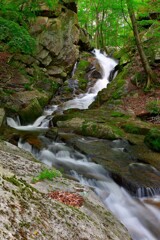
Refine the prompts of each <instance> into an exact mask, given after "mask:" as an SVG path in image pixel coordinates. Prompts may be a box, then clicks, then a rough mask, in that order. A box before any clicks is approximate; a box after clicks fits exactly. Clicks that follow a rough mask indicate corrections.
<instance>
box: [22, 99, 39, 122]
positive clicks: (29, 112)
mask: <svg viewBox="0 0 160 240" xmlns="http://www.w3.org/2000/svg"><path fill="white" fill-rule="evenodd" d="M42 112H43V110H42V107H41V106H40V104H39V102H38V100H37V99H36V98H35V99H34V100H33V101H32V102H30V104H29V105H28V106H27V107H26V108H24V109H22V110H21V112H20V113H19V115H20V118H21V120H22V122H23V123H30V122H33V121H34V120H35V119H36V118H37V117H39V116H40V115H41V114H42Z"/></svg>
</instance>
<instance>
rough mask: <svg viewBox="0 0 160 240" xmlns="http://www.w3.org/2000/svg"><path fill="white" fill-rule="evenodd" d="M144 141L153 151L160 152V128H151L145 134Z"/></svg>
mask: <svg viewBox="0 0 160 240" xmlns="http://www.w3.org/2000/svg"><path fill="white" fill-rule="evenodd" d="M144 143H145V144H146V145H147V146H148V147H149V148H150V149H152V150H153V151H156V152H160V130H159V129H156V128H153V129H151V130H150V131H149V132H148V134H147V135H146V136H145V139H144Z"/></svg>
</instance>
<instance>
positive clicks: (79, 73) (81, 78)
mask: <svg viewBox="0 0 160 240" xmlns="http://www.w3.org/2000/svg"><path fill="white" fill-rule="evenodd" d="M88 66H89V62H88V61H86V60H83V59H82V60H80V62H79V63H78V66H77V69H76V72H75V75H74V76H73V77H74V79H78V86H79V88H80V89H82V90H85V89H86V87H87V84H88V80H87V79H86V77H85V74H86V69H87V67H88Z"/></svg>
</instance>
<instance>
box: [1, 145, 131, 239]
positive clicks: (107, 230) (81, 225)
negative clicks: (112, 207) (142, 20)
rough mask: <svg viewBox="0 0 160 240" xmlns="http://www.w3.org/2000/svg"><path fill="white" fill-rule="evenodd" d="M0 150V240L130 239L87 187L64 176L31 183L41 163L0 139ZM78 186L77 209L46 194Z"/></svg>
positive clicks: (74, 189)
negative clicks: (79, 203) (79, 201)
mask: <svg viewBox="0 0 160 240" xmlns="http://www.w3.org/2000/svg"><path fill="white" fill-rule="evenodd" d="M0 149H3V150H5V151H2V150H0V153H1V154H0V191H1V198H0V211H1V215H0V226H1V231H0V238H1V239H13V240H18V239H27V240H31V239H39V240H50V239H53V240H61V239H65V240H70V239H73V240H82V239H86V240H90V239H93V240H124V239H125V240H129V239H131V238H130V237H129V236H128V233H127V231H126V230H125V228H124V227H123V226H122V224H120V223H119V222H118V221H117V220H116V219H115V218H114V217H113V216H112V214H111V213H110V212H109V211H107V210H106V209H105V208H104V207H103V205H102V204H101V203H100V201H99V200H98V198H97V197H96V195H95V194H94V193H93V192H92V191H91V190H90V189H89V188H88V187H83V186H81V185H80V184H79V183H77V182H74V181H73V180H67V179H64V178H56V179H54V180H53V181H47V180H45V181H42V182H38V183H36V184H34V185H33V184H31V179H32V177H33V176H35V175H36V173H37V172H38V171H40V170H41V169H42V167H44V166H43V165H42V164H41V163H38V162H34V161H32V160H31V159H32V157H29V158H28V159H27V158H25V157H21V156H20V155H19V154H20V150H19V149H18V148H11V146H7V144H5V143H2V142H0ZM7 149H8V152H6V151H7ZM15 153H17V154H18V155H17V154H15ZM22 155H23V156H24V152H23V151H22ZM6 160H7V164H6ZM15 174H16V175H18V176H21V178H20V177H18V176H15ZM22 175H23V178H22ZM80 188H81V189H82V192H81V193H82V195H83V198H84V204H83V206H82V207H80V208H76V207H69V206H68V205H65V204H63V203H60V202H59V201H56V200H53V199H50V198H49V197H48V192H50V191H54V190H61V191H69V192H76V191H77V189H80Z"/></svg>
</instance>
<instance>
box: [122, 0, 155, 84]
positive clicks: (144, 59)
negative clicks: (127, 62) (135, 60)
mask: <svg viewBox="0 0 160 240" xmlns="http://www.w3.org/2000/svg"><path fill="white" fill-rule="evenodd" d="M126 2H127V8H128V12H129V16H130V19H131V22H132V27H133V32H134V37H135V41H136V45H137V49H138V53H139V55H140V58H141V62H142V65H143V68H144V70H145V72H146V74H147V86H146V87H147V88H148V87H149V86H150V84H151V82H156V75H155V74H154V72H153V71H152V69H151V67H150V65H149V62H148V59H147V57H146V55H145V53H144V50H143V47H142V43H141V40H140V37H139V32H138V27H137V22H136V17H135V13H134V9H133V7H132V3H131V0H126Z"/></svg>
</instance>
